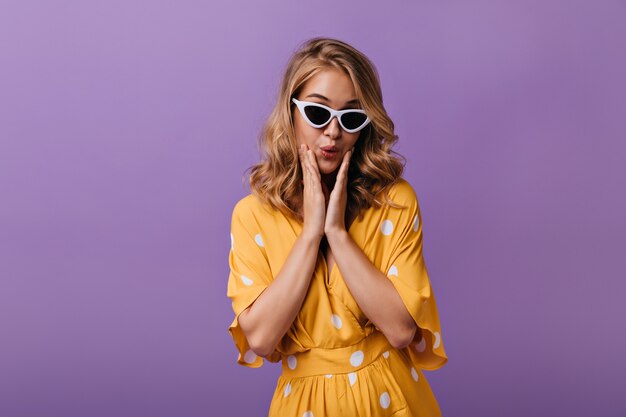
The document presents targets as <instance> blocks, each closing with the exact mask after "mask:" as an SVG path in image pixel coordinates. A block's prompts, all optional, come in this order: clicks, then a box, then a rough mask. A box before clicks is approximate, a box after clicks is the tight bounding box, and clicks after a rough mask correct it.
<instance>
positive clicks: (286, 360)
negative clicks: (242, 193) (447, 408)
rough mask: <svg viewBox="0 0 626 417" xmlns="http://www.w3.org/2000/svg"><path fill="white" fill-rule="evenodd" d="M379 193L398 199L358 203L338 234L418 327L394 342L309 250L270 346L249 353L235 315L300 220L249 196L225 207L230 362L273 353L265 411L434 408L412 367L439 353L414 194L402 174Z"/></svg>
mask: <svg viewBox="0 0 626 417" xmlns="http://www.w3.org/2000/svg"><path fill="white" fill-rule="evenodd" d="M389 197H390V198H391V199H392V200H393V201H394V202H396V203H398V204H401V205H403V206H404V208H393V207H388V206H384V207H381V208H378V209H377V208H374V207H371V208H369V209H367V210H365V211H364V212H363V213H362V214H363V217H362V218H359V217H357V219H355V220H354V222H353V223H352V224H351V225H350V226H349V228H348V234H349V235H350V237H351V238H352V240H354V242H355V243H356V244H357V245H358V246H359V247H360V248H361V250H362V251H363V253H364V254H365V255H366V256H367V258H368V259H369V260H370V262H371V263H372V264H373V265H374V266H375V267H376V268H377V269H378V270H379V271H380V272H381V276H382V277H386V279H388V280H390V282H391V283H392V284H393V285H394V288H395V289H396V290H397V291H398V294H399V295H400V298H401V299H402V302H403V303H404V305H405V307H406V308H407V311H408V312H409V314H410V315H411V317H413V319H414V321H415V323H416V324H417V326H418V331H417V332H416V334H415V337H414V339H413V341H412V342H411V344H410V345H409V346H407V347H406V348H404V349H400V350H399V349H395V348H394V347H393V346H391V345H390V344H389V342H388V340H387V339H386V337H385V336H384V335H383V334H382V333H381V332H380V331H379V330H378V329H377V328H376V327H375V326H374V325H373V324H372V323H371V321H370V320H369V319H368V317H366V316H365V314H364V313H363V312H362V311H361V310H360V308H359V306H358V305H357V303H356V301H355V300H354V298H353V297H352V295H351V293H350V290H349V288H348V286H347V284H346V282H345V281H344V278H343V275H342V272H341V270H340V268H339V263H337V262H336V263H335V265H334V266H333V268H332V269H331V270H330V271H329V270H328V266H327V264H326V261H325V258H324V256H323V254H322V252H321V251H320V252H318V255H317V262H316V266H315V271H314V273H313V276H312V277H311V281H310V286H309V290H308V292H307V295H306V298H305V299H304V302H303V304H302V307H301V309H300V311H299V313H298V315H297V316H296V319H295V320H294V322H293V324H292V326H291V328H290V329H289V330H288V331H287V333H286V334H285V336H284V337H283V338H282V340H281V341H280V343H279V344H278V346H277V347H276V349H275V350H274V352H272V353H271V354H269V355H268V356H266V357H260V356H257V355H256V353H255V352H254V351H253V350H252V349H251V348H250V346H249V344H248V341H247V339H246V337H245V334H244V333H243V331H242V330H241V328H240V327H239V321H238V319H239V314H241V312H242V311H243V310H245V309H246V308H247V307H249V306H250V305H251V304H252V303H254V301H255V300H256V298H257V297H258V296H259V295H260V294H261V293H262V292H263V291H264V290H265V289H266V288H267V287H268V286H269V285H271V283H272V281H273V279H274V278H275V277H276V275H277V274H278V272H279V271H280V270H281V267H282V266H283V264H284V263H285V260H286V259H287V256H288V255H289V253H290V250H291V248H292V247H293V245H294V243H295V241H296V239H297V238H298V236H299V234H300V232H301V231H302V225H301V224H300V223H298V222H297V221H296V220H295V219H292V218H290V217H287V216H285V215H283V214H282V213H280V212H278V211H277V210H273V209H272V208H270V207H268V206H266V205H264V204H262V203H261V201H260V200H259V199H258V198H257V197H256V196H254V195H252V194H249V195H248V196H246V197H244V198H243V199H241V200H240V201H239V202H237V204H236V205H235V207H234V209H233V214H232V222H231V233H230V254H229V265H230V275H229V278H228V292H227V295H228V297H229V298H230V299H231V300H232V307H233V311H234V312H235V318H234V320H233V322H232V323H231V325H230V327H229V332H230V334H231V336H232V338H233V340H234V342H235V346H236V348H237V351H238V358H237V362H238V363H239V364H241V365H243V366H247V367H250V368H257V367H259V366H262V365H263V364H264V363H265V361H269V362H280V363H281V367H282V373H281V375H280V376H279V378H278V381H277V382H276V389H275V391H274V396H273V398H272V402H271V405H270V409H269V415H270V416H281V417H290V416H294V417H303V416H305V417H313V416H315V417H321V416H352V415H354V416H356V415H366V414H367V415H371V416H392V415H393V416H438V415H441V412H440V410H439V407H438V404H437V401H436V399H435V396H434V394H433V392H432V390H431V389H430V386H429V385H428V382H427V381H426V378H425V377H424V374H423V373H422V370H435V369H438V368H440V367H441V366H443V365H444V364H445V363H446V362H447V356H446V353H445V350H444V346H443V340H442V335H441V326H440V322H439V315H438V312H437V305H436V301H435V296H434V293H433V289H432V286H431V283H430V279H429V276H428V272H427V269H426V264H425V262H424V259H423V256H422V224H421V214H420V210H419V205H418V201H417V197H416V195H415V192H414V190H413V188H412V187H411V185H410V184H409V183H408V182H407V181H406V180H404V179H400V180H399V181H398V182H396V183H395V184H394V185H393V186H392V187H391V189H390V191H389Z"/></svg>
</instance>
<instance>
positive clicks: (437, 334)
mask: <svg viewBox="0 0 626 417" xmlns="http://www.w3.org/2000/svg"><path fill="white" fill-rule="evenodd" d="M440 344H441V335H440V334H439V332H435V343H433V348H435V349H437V348H438V347H439V345H440Z"/></svg>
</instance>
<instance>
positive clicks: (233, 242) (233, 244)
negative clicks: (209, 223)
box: [230, 233, 235, 250]
mask: <svg viewBox="0 0 626 417" xmlns="http://www.w3.org/2000/svg"><path fill="white" fill-rule="evenodd" d="M234 247H235V238H234V237H233V234H232V233H231V234H230V249H231V250H232V249H233V248H234Z"/></svg>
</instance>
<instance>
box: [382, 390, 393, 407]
mask: <svg viewBox="0 0 626 417" xmlns="http://www.w3.org/2000/svg"><path fill="white" fill-rule="evenodd" d="M389 404H391V398H389V393H388V392H387V391H385V392H383V393H382V395H381V396H380V406H381V407H382V408H384V409H387V408H389Z"/></svg>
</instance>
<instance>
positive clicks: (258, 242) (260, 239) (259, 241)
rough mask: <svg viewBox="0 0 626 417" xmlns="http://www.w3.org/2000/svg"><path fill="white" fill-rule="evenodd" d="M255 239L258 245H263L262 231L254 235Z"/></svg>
mask: <svg viewBox="0 0 626 417" xmlns="http://www.w3.org/2000/svg"><path fill="white" fill-rule="evenodd" d="M254 241H255V242H256V244H257V245H259V246H260V247H263V238H262V237H261V234H260V233H257V235H256V236H255V237H254Z"/></svg>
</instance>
